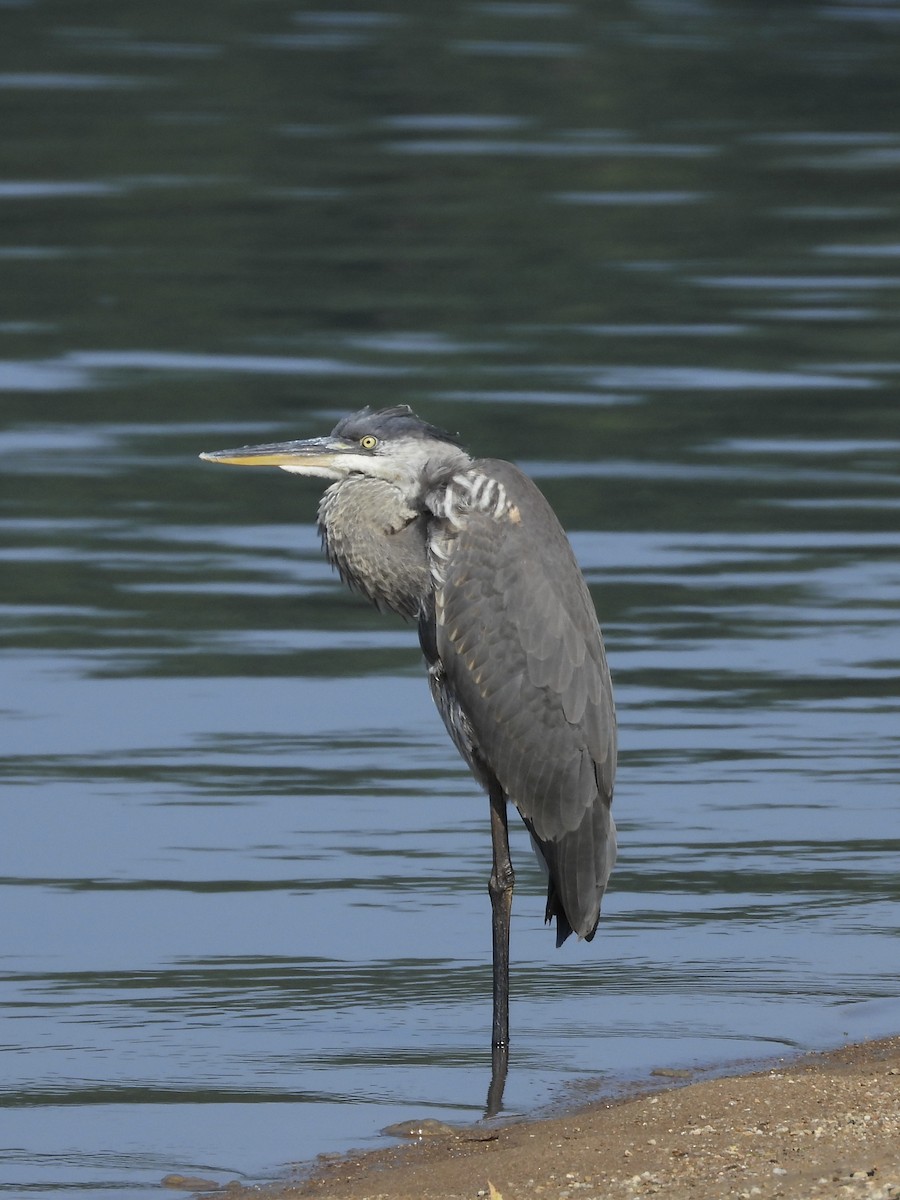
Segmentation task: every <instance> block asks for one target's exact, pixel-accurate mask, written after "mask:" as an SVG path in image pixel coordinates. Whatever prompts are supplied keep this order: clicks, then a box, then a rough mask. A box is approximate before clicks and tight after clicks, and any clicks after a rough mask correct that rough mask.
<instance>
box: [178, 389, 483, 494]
mask: <svg viewBox="0 0 900 1200" xmlns="http://www.w3.org/2000/svg"><path fill="white" fill-rule="evenodd" d="M200 457H201V458H203V459H206V461H207V462H217V463H231V464H233V465H235V466H245V467H281V469H282V470H283V471H290V472H292V473H293V474H295V475H313V476H316V477H318V478H320V479H330V480H331V481H332V482H337V481H340V480H343V479H347V478H349V477H350V476H353V475H366V476H368V477H370V478H376V479H384V480H386V481H387V482H389V483H392V484H394V485H395V486H396V487H398V488H400V489H401V490H402V491H409V490H411V489H413V488H414V487H417V486H419V485H421V484H422V483H423V482H426V481H427V479H428V477H430V476H431V475H432V474H433V473H435V472H437V471H439V470H440V469H441V468H442V467H444V466H446V465H450V464H452V463H454V462H457V461H466V460H467V459H468V455H467V454H466V452H465V451H464V450H463V449H462V448H461V447H460V445H459V442H458V441H457V439H456V438H455V437H453V435H452V434H449V433H445V432H444V431H443V430H442V429H438V428H437V427H436V426H434V425H429V424H428V422H427V421H422V420H421V419H420V418H419V417H417V416H416V415H415V413H414V412H413V411H412V409H411V408H409V406H408V405H406V404H399V405H395V406H394V407H393V408H382V409H378V410H377V411H375V412H372V411H371V410H370V409H368V408H364V409H362V410H361V411H360V412H357V413H354V414H353V415H352V416H350V417H344V418H343V420H341V421H338V423H337V425H335V427H334V429H333V430H332V431H331V433H330V434H329V435H328V436H327V437H317V438H309V439H307V440H306V441H298V442H277V443H274V444H272V445H264V446H241V447H239V448H238V449H236V450H214V451H211V452H210V453H208V454H201V455H200Z"/></svg>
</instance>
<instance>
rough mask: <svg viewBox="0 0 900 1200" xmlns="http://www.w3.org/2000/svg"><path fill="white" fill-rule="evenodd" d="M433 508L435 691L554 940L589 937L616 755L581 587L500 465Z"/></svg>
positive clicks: (561, 541) (535, 494)
mask: <svg viewBox="0 0 900 1200" xmlns="http://www.w3.org/2000/svg"><path fill="white" fill-rule="evenodd" d="M467 480H468V482H467ZM490 481H493V483H492V484H491V483H490ZM435 510H436V512H437V513H438V518H439V519H438V520H437V521H436V522H435V523H434V529H433V531H432V534H431V537H430V546H431V553H432V562H433V574H434V579H435V597H434V618H433V620H434V625H433V637H434V646H433V652H434V654H435V656H436V659H437V661H438V663H439V671H438V677H437V679H436V682H435V684H434V685H433V686H434V689H435V692H436V699H437V700H438V703H439V707H440V708H441V711H442V714H443V716H444V719H445V721H446V723H447V726H448V728H449V729H450V732H451V735H452V736H453V737H454V740H455V741H456V743H457V745H458V746H459V748H460V750H461V751H462V752H463V754H464V756H465V757H466V758H467V759H468V760H469V762H470V765H471V766H472V767H473V770H474V771H475V773H476V774H477V775H479V776H480V777H481V778H482V780H484V779H485V776H486V774H492V775H493V776H495V777H496V779H497V780H498V782H499V783H500V786H501V787H502V788H503V790H504V792H505V793H506V794H507V795H508V796H509V798H510V799H511V800H512V801H513V802H514V803H515V805H516V807H517V808H518V810H519V812H520V813H521V815H522V817H523V819H524V820H525V823H526V825H527V826H528V828H529V830H530V831H531V834H532V837H533V839H534V841H535V843H536V846H537V848H538V849H539V851H540V854H541V856H542V858H543V860H544V862H545V863H546V865H547V868H548V872H549V876H550V881H549V889H548V901H547V919H548V920H550V918H551V917H553V916H556V917H557V930H558V937H557V941H558V942H561V941H562V940H564V938H565V937H566V936H567V934H568V933H569V932H570V930H574V931H575V932H576V933H577V934H579V936H581V937H586V938H590V937H592V936H593V934H594V930H595V929H596V926H597V921H598V919H599V913H600V901H601V898H602V895H603V890H604V888H605V886H606V881H607V879H608V877H609V873H610V871H611V869H612V866H613V862H614V861H615V825H614V823H613V821H612V817H611V814H610V804H611V802H612V792H613V782H614V778H615V764H616V725H615V710H614V707H613V699H612V685H611V682H610V677H609V669H608V667H607V664H606V655H605V653H604V649H603V642H602V639H601V635H600V628H599V625H598V623H597V616H596V613H595V611H594V606H593V603H592V601H591V598H590V593H589V592H588V589H587V586H586V584H585V582H584V578H583V576H582V574H581V570H580V569H579V567H578V564H577V562H576V560H575V556H574V554H573V552H572V549H571V546H570V545H569V541H568V539H567V538H566V535H565V533H564V532H563V530H562V528H561V526H560V524H559V522H558V520H557V519H556V516H555V514H554V513H553V511H552V509H551V508H550V506H549V504H548V503H547V501H546V500H545V498H544V497H543V495H542V494H541V492H540V491H539V490H538V489H537V487H535V485H534V484H533V483H532V482H531V480H530V479H529V478H528V477H527V476H526V475H523V474H522V472H521V471H519V470H518V469H517V468H516V467H514V466H512V465H511V464H510V463H505V462H500V461H497V460H489V459H485V460H480V461H476V462H475V463H473V464H472V465H471V467H470V468H468V470H467V471H465V472H462V473H457V474H456V475H455V476H454V477H453V479H451V480H450V482H449V484H448V487H447V490H446V492H445V496H444V500H443V508H441V507H440V506H439V505H435ZM423 646H424V641H423ZM427 653H428V650H427V649H426V654H427ZM467 743H471V744H467Z"/></svg>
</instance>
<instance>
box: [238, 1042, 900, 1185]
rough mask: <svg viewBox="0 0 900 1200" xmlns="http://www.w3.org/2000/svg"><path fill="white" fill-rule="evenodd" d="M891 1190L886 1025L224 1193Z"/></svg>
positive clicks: (896, 1145)
mask: <svg viewBox="0 0 900 1200" xmlns="http://www.w3.org/2000/svg"><path fill="white" fill-rule="evenodd" d="M497 1193H499V1195H500V1196H501V1197H502V1200H522V1198H525V1197H540V1198H541V1200H601V1198H602V1200H607V1198H610V1197H615V1198H617V1200H618V1198H621V1200H632V1198H634V1197H642V1196H653V1195H664V1196H665V1197H666V1200H688V1198H690V1200H716V1198H717V1197H740V1198H744V1197H747V1198H749V1197H756V1196H759V1197H762V1198H768V1197H778V1198H782V1197H783V1198H786V1200H814V1198H816V1200H818V1198H820V1197H821V1198H825V1197H828V1198H833V1197H841V1198H842V1200H843V1198H846V1200H854V1198H855V1197H868V1198H869V1200H888V1198H890V1200H894V1198H895V1197H897V1198H900V1036H898V1037H893V1038H889V1039H886V1040H884V1041H878V1042H869V1043H865V1044H863V1045H858V1046H846V1047H844V1048H842V1049H840V1050H836V1051H833V1052H829V1053H825V1054H812V1055H808V1056H806V1057H804V1058H798V1059H789V1060H785V1061H784V1062H780V1063H778V1064H777V1065H775V1066H774V1067H771V1068H770V1069H768V1070H765V1071H758V1072H756V1073H754V1074H746V1075H735V1076H730V1077H727V1078H715V1079H704V1080H701V1081H699V1082H694V1083H690V1084H687V1085H685V1086H670V1087H668V1088H666V1089H665V1090H661V1091H658V1092H654V1093H647V1092H644V1093H642V1094H640V1095H637V1096H634V1097H632V1098H629V1099H623V1100H615V1101H607V1102H601V1103H595V1104H593V1105H591V1107H589V1108H586V1109H583V1110H580V1111H578V1112H577V1113H570V1114H568V1115H566V1116H564V1117H558V1118H552V1119H548V1120H539V1121H522V1122H517V1123H515V1124H511V1125H507V1126H503V1127H500V1128H491V1127H490V1126H480V1125H477V1124H476V1125H474V1126H471V1127H468V1128H465V1129H460V1130H459V1131H458V1132H455V1133H451V1134H444V1135H443V1136H437V1137H433V1138H427V1139H423V1140H422V1141H421V1142H419V1143H416V1144H413V1145H407V1146H401V1147H397V1148H390V1149H385V1150H376V1151H371V1152H368V1153H366V1154H362V1155H352V1154H351V1155H349V1156H347V1157H346V1158H342V1159H340V1160H336V1161H334V1162H330V1163H319V1164H317V1165H316V1166H315V1167H314V1169H313V1172H312V1173H311V1174H308V1175H306V1176H305V1177H302V1178H297V1179H295V1180H289V1181H286V1182H285V1183H284V1184H280V1185H278V1186H268V1187H264V1188H252V1189H248V1188H241V1187H237V1186H236V1185H234V1184H231V1185H230V1187H229V1188H228V1193H227V1194H228V1196H229V1198H230V1200H235V1198H237V1200H249V1197H251V1196H252V1197H254V1198H255V1200H262V1198H264V1200H301V1198H302V1200H306V1198H310V1197H318V1198H320V1200H326V1198H327V1200H377V1198H382V1197H384V1198H387V1197H390V1198H391V1200H395V1198H397V1200H399V1198H405V1197H409V1198H410V1200H412V1198H413V1197H415V1198H416V1200H454V1198H456V1197H466V1198H469V1200H477V1198H478V1197H482V1196H483V1197H486V1198H487V1200H497V1195H496V1194H497Z"/></svg>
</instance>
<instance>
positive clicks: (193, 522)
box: [0, 0, 900, 1200]
mask: <svg viewBox="0 0 900 1200" xmlns="http://www.w3.org/2000/svg"><path fill="white" fill-rule="evenodd" d="M120 8H121V6H120V7H115V6H114V7H110V6H109V5H107V4H103V3H100V2H99V0H97V2H91V0H79V2H77V3H74V4H72V3H66V4H62V3H53V2H51V0H47V2H45V3H38V2H37V0H34V2H31V0H16V2H7V3H2V4H0V152H2V153H0V278H2V281H3V286H2V288H0V467H2V472H0V529H2V545H0V563H2V566H0V572H2V573H0V578H2V582H3V586H2V592H0V608H2V616H3V624H2V630H3V658H2V694H0V708H2V752H3V759H2V765H0V769H2V779H3V794H2V835H0V905H2V908H0V968H2V978H0V1018H2V1026H0V1191H5V1192H7V1193H9V1194H11V1195H15V1196H19V1195H22V1194H24V1193H25V1192H26V1191H27V1193H28V1194H29V1195H33V1196H36V1197H39V1196H44V1195H46V1196H50V1195H57V1194H59V1192H60V1191H61V1190H62V1189H63V1188H65V1189H66V1190H68V1191H70V1192H71V1193H72V1194H74V1195H75V1196H77V1197H79V1200H94V1198H95V1197H99V1196H101V1195H102V1196H104V1197H110V1196H117V1195H122V1196H137V1195H140V1194H143V1193H144V1192H145V1191H146V1193H147V1194H149V1192H150V1190H152V1189H154V1188H155V1187H156V1186H157V1185H158V1181H159V1179H160V1178H161V1177H162V1176H163V1175H165V1174H167V1173H169V1172H180V1173H183V1174H203V1175H211V1176H213V1177H214V1178H218V1179H227V1178H231V1177H241V1178H247V1179H265V1178H269V1177H272V1176H274V1175H277V1174H278V1172H279V1171H280V1170H282V1169H283V1168H284V1167H285V1165H286V1164H287V1163H289V1162H292V1161H297V1160H305V1159H309V1158H311V1157H312V1156H314V1155H315V1154H317V1153H319V1152H321V1151H334V1150H343V1149H347V1148H349V1147H351V1146H365V1145H374V1144H377V1141H378V1130H379V1129H380V1128H382V1127H383V1126H385V1125H387V1124H389V1123H391V1122H393V1121H397V1120H400V1119H402V1118H404V1117H410V1116H414V1117H424V1116H434V1117H440V1118H444V1119H450V1120H463V1121H467V1120H476V1119H477V1118H478V1116H479V1114H480V1112H481V1109H482V1105H483V1103H484V1098H485V1093H486V1090H487V1082H488V1066H489V1062H488V1060H489V1054H488V1046H487V1041H488V1031H489V1020H490V920H489V906H488V900H487V895H486V890H485V889H486V877H487V872H488V869H489V850H490V847H489V840H490V839H489V832H488V823H487V804H486V800H485V798H484V797H483V796H482V795H481V794H480V793H479V791H478V790H477V788H476V787H475V785H474V784H473V783H472V781H471V780H470V779H469V777H468V775H467V773H466V772H465V770H464V768H463V767H462V764H461V763H460V762H459V760H458V759H457V758H456V756H455V752H454V751H453V749H452V747H451V746H450V744H449V742H448V740H447V738H446V736H445V734H444V731H443V728H442V726H441V724H440V721H439V718H438V716H437V714H436V713H435V712H434V711H433V709H432V706H431V701H430V699H429V697H428V691H427V687H426V684H425V681H424V678H423V674H422V671H421V668H420V666H419V663H418V654H417V651H416V647H415V634H414V631H413V630H411V629H410V628H407V627H404V626H402V625H401V624H400V623H399V622H397V621H395V620H392V619H389V618H383V617H381V616H379V615H378V614H377V613H375V612H374V611H371V610H369V609H368V608H367V607H366V606H365V604H364V603H363V602H362V601H360V600H359V599H357V598H354V597H352V596H351V595H349V594H347V593H345V592H344V591H343V590H342V589H341V588H340V586H339V585H338V584H337V582H336V581H335V580H334V578H333V577H332V575H331V573H330V571H329V569H328V567H327V565H326V564H325V563H324V561H323V560H322V557H321V554H320V552H319V549H318V544H317V536H316V534H315V530H314V526H313V520H314V512H315V505H316V501H317V497H318V494H319V490H320V489H319V487H318V485H316V484H315V483H314V482H310V481H302V480H298V479H296V478H291V477H289V476H287V475H285V474H284V473H282V472H277V471H273V472H265V471H257V472H240V471H231V470H225V469H219V468H213V467H210V466H208V465H205V464H201V463H199V462H198V461H197V458H196V455H197V453H198V452H199V451H201V450H204V449H215V448H217V447H220V446H224V445H233V444H236V443H238V442H243V441H250V440H267V439H269V438H276V437H284V436H303V435H311V434H313V433H318V432H326V431H327V430H329V429H330V427H331V425H332V424H333V423H334V420H335V419H336V417H337V415H339V414H341V413H344V412H346V411H349V410H352V409H355V408H357V407H360V406H361V405H363V404H366V403H368V404H373V405H378V404H383V403H393V402H397V401H402V402H407V403H410V404H412V405H413V407H415V408H416V409H417V410H419V411H421V412H422V413H423V415H425V416H427V417H428V418H430V419H431V420H434V421H436V422H437V423H439V424H441V425H444V426H448V427H451V428H453V429H458V430H460V431H461V433H462V434H463V436H464V438H465V440H466V441H467V443H468V444H469V446H470V447H471V448H472V449H473V450H475V451H476V452H478V453H482V454H494V455H500V456H503V457H509V458H514V459H516V460H517V461H519V462H520V463H522V464H523V465H524V466H525V467H526V469H528V470H530V471H531V473H532V474H533V475H534V476H535V477H536V478H537V480H538V482H539V483H540V485H541V486H542V487H543V488H544V489H545V491H546V492H547V494H548V496H549V497H550V499H551V501H552V502H553V504H554V506H555V507H556V509H557V511H558V512H559V514H560V516H561V519H562V520H563V522H564V524H565V525H566V527H567V528H568V529H570V530H571V531H572V540H573V543H574V545H575V549H576V552H577V554H578V556H579V559H580V560H581V562H582V564H583V566H584V569H585V572H586V575H587V578H588V581H589V583H590V585H591V588H592V591H593V594H594V597H595V600H596V602H597V606H598V609H599V611H600V614H601V618H602V622H603V626H604V630H605V634H606V640H607V646H608V651H609V658H610V662H611V666H612V669H613V674H614V680H615V687H616V696H617V702H618V708H619V717H620V731H621V758H620V773H619V782H618V789H617V795H616V812H617V820H618V824H619V828H620V833H621V836H620V845H621V853H620V861H619V865H618V866H617V868H616V871H615V874H614V876H613V880H612V886H611V889H610V892H609V894H608V898H607V900H606V902H605V907H604V917H603V921H602V924H601V928H600V931H599V933H598V936H597V938H596V939H595V941H594V942H593V943H592V944H591V945H589V946H585V945H583V944H581V945H575V944H567V945H566V946H565V947H564V948H563V949H562V950H561V951H556V950H554V948H553V937H552V934H551V933H550V932H548V931H547V930H545V929H544V927H543V925H542V921H541V915H542V911H543V903H542V896H541V892H542V882H541V879H540V876H539V874H538V871H537V868H536V866H534V865H533V863H532V860H531V856H530V850H529V848H528V845H527V837H525V836H524V831H521V830H516V841H515V843H514V855H515V859H516V864H517V868H518V879H519V883H518V887H517V892H516V901H515V909H514V925H513V946H512V954H513V980H512V986H513V1003H512V1014H511V1016H512V1028H513V1046H512V1056H511V1065H510V1074H509V1082H508V1086H507V1092H506V1111H507V1113H509V1114H511V1115H514V1114H520V1113H528V1112H533V1111H535V1110H537V1109H539V1108H540V1107H542V1106H544V1105H546V1104H550V1103H558V1102H560V1101H566V1100H567V1099H579V1098H583V1097H585V1096H590V1095H593V1094H596V1092H597V1091H598V1090H602V1089H603V1088H609V1087H612V1086H614V1085H615V1083H616V1082H617V1081H621V1080H623V1079H632V1078H639V1077H642V1076H643V1075H645V1074H646V1072H647V1071H649V1070H650V1069H652V1068H653V1067H655V1066H661V1065H666V1066H693V1065H698V1066H711V1065H721V1064H727V1063H731V1062H742V1063H744V1062H747V1061H752V1060H754V1059H761V1058H764V1057H766V1056H770V1055H772V1054H778V1053H782V1052H784V1051H791V1050H798V1049H804V1048H809V1047H822V1046H828V1045H833V1044H837V1043H839V1042H841V1041H843V1040H845V1039H846V1038H848V1037H849V1038H857V1039H858V1038H865V1037H869V1036H873V1035H876V1034H881V1033H888V1032H896V1031H897V1029H898V1027H900V1009H898V1005H897V1002H896V992H897V984H896V980H897V969H898V965H900V964H898V960H900V956H898V952H897V947H898V942H897V934H898V917H897V899H898V895H897V892H898V888H897V861H898V851H900V818H898V811H897V810H898V778H897V758H898V750H900V721H898V710H900V634H898V616H900V473H898V466H900V411H898V390H897V388H898V376H900V354H898V339H897V329H898V320H900V244H898V218H900V192H898V189H897V172H898V169H900V124H898V119H897V114H898V112H900V79H898V75H897V70H896V63H897V62H898V61H900V54H898V51H900V46H898V41H900V20H898V17H900V9H898V7H897V6H896V5H895V4H892V3H886V2H885V3H871V4H865V3H846V4H845V3H831V2H828V0H826V2H823V3H820V4H813V3H804V4H798V5H794V4H792V3H784V4H779V5H758V4H740V3H737V2H725V0H722V2H713V0H710V2H706V3H703V2H697V3H694V2H687V0H686V2H681V3H676V2H674V0H673V2H672V3H665V2H663V0H660V2H658V3H650V2H646V0H645V2H637V0H635V2H633V3H632V2H625V0H612V2H610V3H608V4H599V3H597V4H590V3H585V2H582V3H577V2H571V3H470V4H459V5H452V6H449V7H448V6H446V5H444V4H438V3H436V2H433V3H432V2H424V0H417V2H416V3H412V0H397V3H394V4H392V5H391V6H390V8H383V7H378V8H370V9H366V8H364V7H362V6H357V7H353V6H352V5H349V4H348V5H346V6H345V5H341V6H340V7H338V6H327V7H323V8H322V9H321V10H316V9H311V8H309V7H303V6H302V5H301V6H294V5H291V4H286V3H283V0H271V2H270V3H267V4H265V5H258V4H257V5H254V4H249V3H248V4H243V5H242V4H237V5H229V6H220V5H183V4H172V3H163V4H159V3H154V4H152V5H151V4H149V3H135V4H132V5H129V6H127V10H126V8H121V10H120Z"/></svg>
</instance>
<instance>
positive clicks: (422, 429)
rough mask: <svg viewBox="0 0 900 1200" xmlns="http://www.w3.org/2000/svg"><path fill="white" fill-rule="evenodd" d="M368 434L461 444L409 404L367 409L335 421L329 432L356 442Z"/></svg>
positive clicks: (378, 436)
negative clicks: (424, 418) (416, 412)
mask: <svg viewBox="0 0 900 1200" xmlns="http://www.w3.org/2000/svg"><path fill="white" fill-rule="evenodd" d="M367 435H370V436H373V437H377V438H379V439H384V440H385V441H390V440H392V439H395V438H396V439H399V438H404V439H420V440H422V441H436V442H448V443H449V444H450V445H451V446H459V447H460V448H461V446H462V443H461V442H460V440H459V437H458V436H456V435H454V434H452V433H448V432H447V431H446V430H445V429H440V428H438V426H437V425H429V423H428V422H427V421H423V420H422V419H421V417H417V416H416V414H415V413H414V412H413V410H412V409H411V408H410V407H409V405H408V404H395V405H393V406H392V407H390V408H378V409H375V410H374V411H373V410H372V409H371V408H369V407H368V406H366V408H361V409H360V410H359V412H355V413H352V414H351V415H350V416H349V417H344V418H343V419H342V420H340V421H338V423H337V425H335V427H334V429H333V430H332V436H333V437H343V438H350V439H352V440H354V441H358V440H359V439H360V438H363V437H366V436H367Z"/></svg>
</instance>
